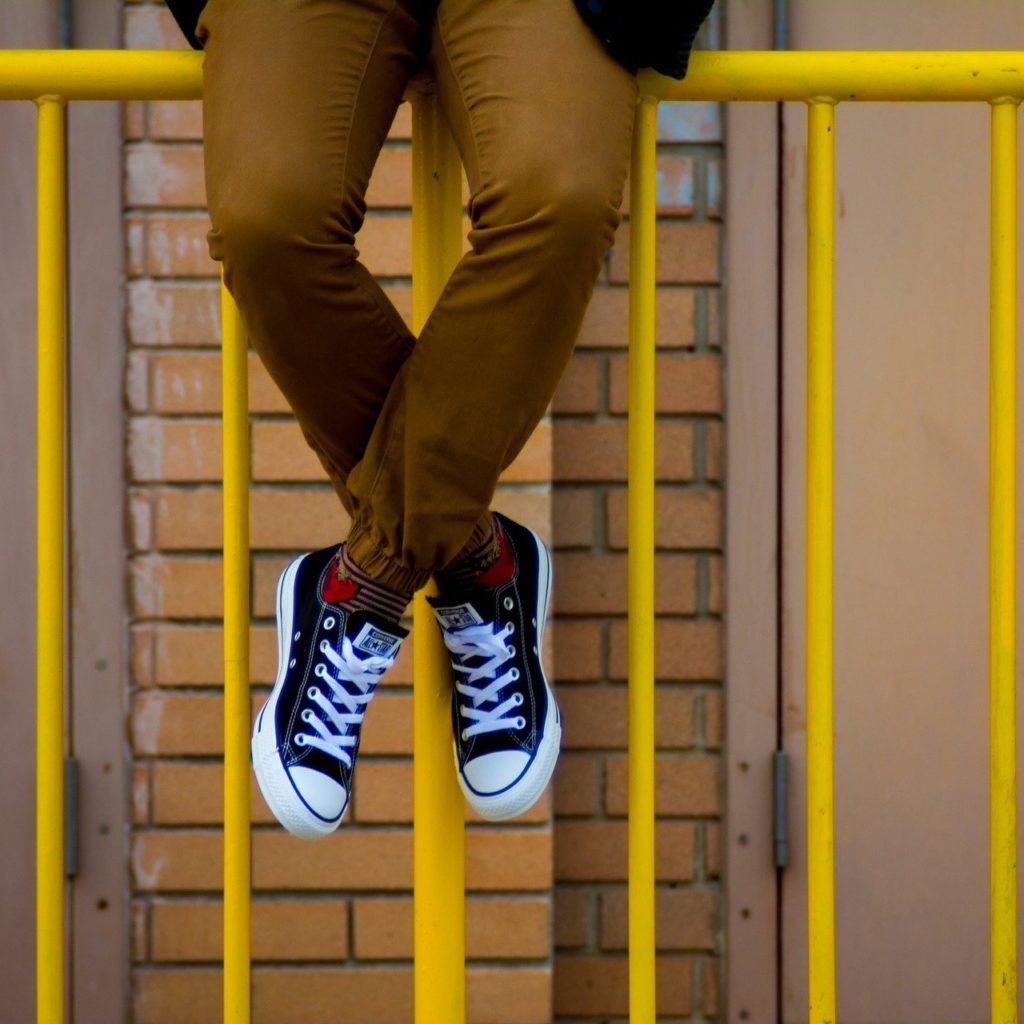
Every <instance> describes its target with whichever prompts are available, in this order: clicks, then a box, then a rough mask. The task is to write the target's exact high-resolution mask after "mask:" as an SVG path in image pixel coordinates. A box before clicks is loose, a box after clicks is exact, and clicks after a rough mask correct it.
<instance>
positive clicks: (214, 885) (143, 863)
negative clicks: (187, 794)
mask: <svg viewBox="0 0 1024 1024" xmlns="http://www.w3.org/2000/svg"><path fill="white" fill-rule="evenodd" d="M221 847H222V843H221V836H220V834H219V833H217V832H191V831H183V830H175V831H173V832H167V831H163V832H136V833H135V834H134V835H133V837H132V854H131V862H132V876H133V880H134V886H135V889H136V891H139V892H151V891H156V890H163V891H174V890H187V889H191V890H194V891H196V892H206V891H209V892H215V891H217V890H219V889H220V887H221V886H222V884H223V881H224V879H223V872H222V856H223V854H222V848H221Z"/></svg>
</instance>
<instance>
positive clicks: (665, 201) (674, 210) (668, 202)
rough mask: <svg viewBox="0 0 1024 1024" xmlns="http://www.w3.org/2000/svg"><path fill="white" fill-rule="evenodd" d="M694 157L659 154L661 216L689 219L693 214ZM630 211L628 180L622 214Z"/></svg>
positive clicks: (627, 181)
mask: <svg viewBox="0 0 1024 1024" xmlns="http://www.w3.org/2000/svg"><path fill="white" fill-rule="evenodd" d="M693 168H694V162H693V157H689V156H684V155H683V154H681V153H671V152H661V153H659V154H658V167H657V186H656V200H657V211H658V215H659V216H662V215H664V216H672V217H687V216H689V215H690V214H692V213H693V193H694V179H693ZM629 210H630V183H629V178H628V177H627V179H626V188H625V192H624V193H623V202H622V212H623V214H624V215H626V216H628V215H629Z"/></svg>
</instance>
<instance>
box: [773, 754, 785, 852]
mask: <svg viewBox="0 0 1024 1024" xmlns="http://www.w3.org/2000/svg"><path fill="white" fill-rule="evenodd" d="M788 778H789V760H788V755H787V754H786V752H785V751H784V750H776V751H775V753H774V754H773V755H772V794H773V820H772V852H773V860H774V862H775V866H776V867H777V868H784V867H786V865H787V864H789V813H788V812H789V804H788V798H787V793H788V789H789V787H788V784H787V781H788Z"/></svg>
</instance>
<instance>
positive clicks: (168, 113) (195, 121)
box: [147, 100, 203, 142]
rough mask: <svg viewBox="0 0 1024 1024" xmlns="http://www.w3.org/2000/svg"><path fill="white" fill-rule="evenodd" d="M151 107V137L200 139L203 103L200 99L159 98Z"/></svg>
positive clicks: (164, 139) (169, 140)
mask: <svg viewBox="0 0 1024 1024" xmlns="http://www.w3.org/2000/svg"><path fill="white" fill-rule="evenodd" d="M147 106H148V107H149V118H148V120H149V137H150V138H151V139H153V140H154V141H156V142H165V141H167V142H180V141H187V140H193V139H194V140H196V141H198V140H200V139H202V137H203V105H202V103H201V102H199V101H198V100H158V101H153V102H150V103H149V104H147Z"/></svg>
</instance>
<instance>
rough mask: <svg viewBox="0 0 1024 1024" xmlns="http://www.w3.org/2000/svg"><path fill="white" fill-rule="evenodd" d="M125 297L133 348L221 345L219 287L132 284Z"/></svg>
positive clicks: (160, 282)
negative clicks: (138, 346) (137, 346)
mask: <svg viewBox="0 0 1024 1024" xmlns="http://www.w3.org/2000/svg"><path fill="white" fill-rule="evenodd" d="M125 294H126V301H127V325H128V338H129V340H130V342H131V343H132V344H133V345H216V344H219V339H220V293H219V291H218V290H217V288H216V286H215V285H212V284H205V283H203V284H196V283H195V282H192V281H187V282H185V281H149V280H142V281H129V282H128V284H127V285H126V288H125ZM214 358H219V356H217V355H216V354H214Z"/></svg>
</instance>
